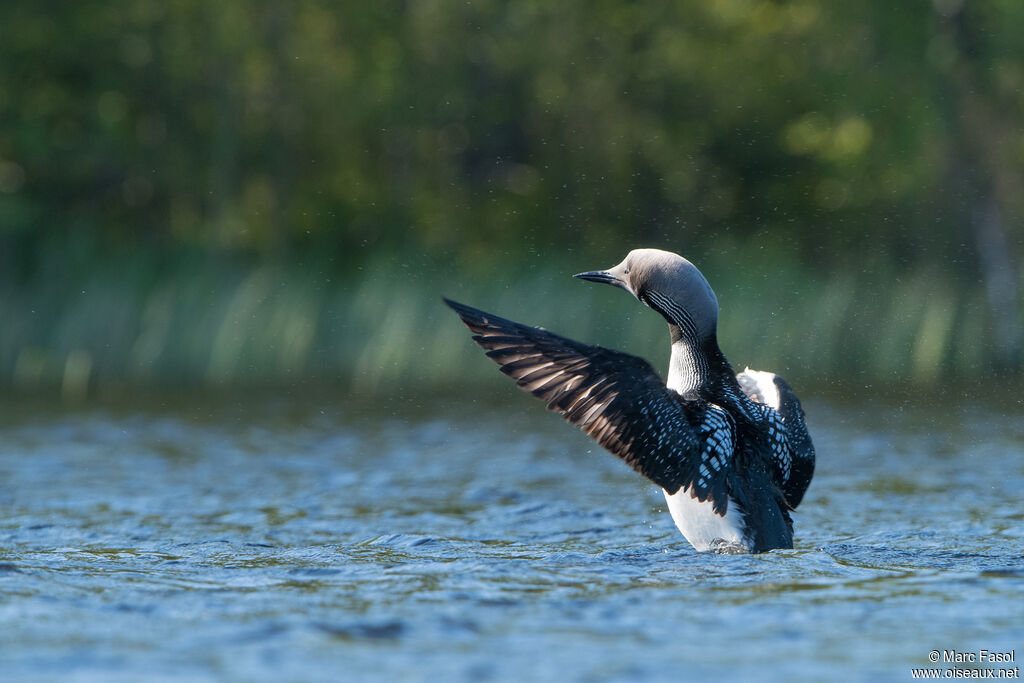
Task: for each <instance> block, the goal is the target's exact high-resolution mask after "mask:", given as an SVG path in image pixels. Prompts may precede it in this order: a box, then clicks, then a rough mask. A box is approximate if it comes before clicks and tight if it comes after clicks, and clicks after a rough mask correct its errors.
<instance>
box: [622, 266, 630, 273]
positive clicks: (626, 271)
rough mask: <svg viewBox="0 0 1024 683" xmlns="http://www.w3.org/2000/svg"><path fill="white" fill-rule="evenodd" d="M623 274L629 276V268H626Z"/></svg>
mask: <svg viewBox="0 0 1024 683" xmlns="http://www.w3.org/2000/svg"><path fill="white" fill-rule="evenodd" d="M622 274H623V275H629V267H628V266H627V267H626V269H625V270H623V271H622Z"/></svg>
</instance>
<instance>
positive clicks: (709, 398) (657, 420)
mask: <svg viewBox="0 0 1024 683" xmlns="http://www.w3.org/2000/svg"><path fill="white" fill-rule="evenodd" d="M574 277H578V278H581V279H583V280H590V281H591V282H603V283H606V284H610V285H613V286H615V287H619V288H620V289H624V290H626V291H627V292H629V293H631V294H633V295H634V296H635V297H636V298H637V299H639V300H640V301H641V302H642V303H644V304H646V305H647V306H649V307H651V308H653V309H654V310H656V311H657V312H658V313H660V314H661V315H662V316H664V318H665V320H667V321H668V328H669V335H670V338H671V342H672V354H671V359H670V361H669V371H668V381H667V382H663V381H662V380H661V378H660V377H659V376H658V375H657V373H655V371H654V369H653V368H651V366H650V364H648V363H647V362H646V361H645V360H643V359H641V358H638V357H636V356H632V355H629V354H626V353H622V352H620V351H613V350H610V349H606V348H602V347H600V346H593V345H590V344H584V343H581V342H578V341H574V340H572V339H568V338H566V337H561V336H559V335H557V334H553V333H551V332H548V331H547V330H544V329H541V328H537V327H530V326H527V325H522V324H520V323H516V322H513V321H511V320H506V319H504V318H500V317H498V316H495V315H491V314H490V313H485V312H483V311H480V310H477V309H475V308H471V307H469V306H465V305H463V304H459V303H456V302H454V301H450V300H448V299H445V303H446V304H448V306H450V307H451V308H452V309H454V310H455V312H456V313H458V314H459V317H461V318H462V321H463V322H464V323H465V324H466V325H467V326H468V327H469V329H470V330H472V331H473V332H474V333H475V334H474V337H473V340H474V341H475V342H476V343H477V344H479V345H480V346H481V347H483V348H484V349H486V351H487V356H488V357H490V358H491V359H492V360H494V361H495V362H496V363H498V365H500V366H501V371H502V372H503V373H505V374H506V375H509V376H510V377H512V378H513V379H515V380H516V383H517V384H518V385H519V386H520V387H521V388H522V389H524V390H526V391H528V392H530V393H532V394H533V395H534V396H536V397H538V398H540V399H542V400H543V401H545V402H546V403H547V407H548V408H549V409H551V410H554V411H557V412H559V413H561V414H562V415H563V416H564V417H565V419H566V420H568V421H569V422H571V423H573V424H575V425H576V426H578V427H580V428H581V429H582V430H583V431H585V432H586V433H587V434H589V435H590V436H592V437H593V438H594V439H596V440H597V441H598V442H599V443H600V444H601V445H602V446H604V447H605V448H606V449H608V450H609V451H611V452H612V453H614V454H615V455H617V456H619V457H620V458H622V459H623V460H625V461H626V463H627V464H629V465H630V466H631V467H632V468H633V469H634V470H636V471H637V472H639V473H640V474H642V475H644V476H645V477H647V478H648V479H650V480H651V481H652V482H654V483H655V484H657V485H658V486H660V487H661V488H662V489H664V491H665V498H666V500H667V501H668V508H669V512H670V513H671V514H672V519H673V520H674V521H675V523H676V526H677V527H679V530H680V531H681V532H682V534H683V536H685V537H686V539H687V540H688V541H689V542H690V543H691V544H692V545H693V547H694V548H696V549H697V550H701V551H703V550H718V551H722V552H762V551H765V550H771V549H773V548H792V547H793V522H792V520H791V518H790V516H789V512H790V510H793V509H795V508H796V506H797V505H799V504H800V500H801V499H802V498H803V496H804V492H805V491H806V490H807V486H808V485H809V484H810V482H811V476H812V475H813V473H814V446H813V445H812V444H811V439H810V436H809V435H808V433H807V427H806V425H805V423H804V419H803V418H804V413H803V409H802V408H801V406H800V402H799V401H798V400H797V398H796V395H795V394H794V393H793V390H792V389H791V388H790V386H789V385H788V384H787V383H786V382H785V381H784V380H783V379H782V378H780V377H777V376H776V375H774V374H773V373H770V372H758V371H755V370H751V369H749V368H747V369H746V370H745V371H744V372H742V373H740V374H739V375H736V374H734V373H733V370H732V367H731V366H730V365H729V361H728V360H726V358H725V356H724V355H723V354H722V351H721V349H719V347H718V339H717V327H718V299H717V297H716V296H715V293H714V291H712V289H711V285H709V284H708V281H707V280H706V279H705V278H704V276H703V275H702V274H701V272H700V271H699V270H697V267H696V266H694V265H693V264H692V263H690V262H689V261H687V260H686V259H684V258H683V257H681V256H679V255H677V254H673V253H671V252H667V251H661V250H658V249H635V250H633V251H631V252H629V254H628V255H627V256H626V258H625V260H624V261H622V263H620V264H619V265H617V266H615V267H614V268H610V269H608V270H595V271H590V272H586V273H579V274H578V275H575V276H574Z"/></svg>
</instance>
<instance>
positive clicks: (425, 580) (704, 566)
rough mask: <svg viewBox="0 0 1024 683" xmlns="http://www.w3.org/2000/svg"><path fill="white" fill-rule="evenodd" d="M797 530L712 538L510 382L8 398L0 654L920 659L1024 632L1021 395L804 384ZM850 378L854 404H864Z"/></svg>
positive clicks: (770, 673) (99, 672) (414, 666)
mask: <svg viewBox="0 0 1024 683" xmlns="http://www.w3.org/2000/svg"><path fill="white" fill-rule="evenodd" d="M805 403H806V406H805V407H806V408H807V410H808V422H809V424H810V428H811V430H812V435H813V437H814V439H815V442H816V445H817V449H818V454H819V461H818V463H819V464H818V471H817V474H816V476H815V479H814V482H813V483H812V485H811V488H810V490H809V492H808V495H807V498H806V499H805V501H804V503H803V505H802V506H801V508H800V510H799V511H798V513H797V514H796V516H795V521H796V545H797V547H796V549H795V550H791V551H774V552H770V553H766V554H762V555H757V556H735V555H716V554H701V553H697V552H695V551H694V550H693V549H692V548H690V547H689V545H688V544H687V543H686V542H685V540H684V539H683V538H682V536H680V535H679V533H678V532H677V531H676V530H675V527H674V526H673V524H672V521H671V519H670V518H669V516H668V514H667V512H666V509H665V503H664V499H663V498H662V496H661V494H660V492H659V491H658V490H657V489H656V488H654V487H653V486H652V485H650V484H648V483H646V482H645V481H644V480H642V479H641V478H640V477H639V476H637V475H635V474H634V473H633V472H632V471H631V470H629V469H628V468H627V467H626V466H625V465H624V464H622V463H621V462H619V461H618V460H617V459H616V458H614V457H613V456H611V455H609V454H607V453H606V452H604V451H603V450H601V449H600V448H599V447H597V446H596V445H594V444H592V443H591V442H590V441H589V440H588V439H587V438H586V437H585V436H584V435H582V434H581V433H579V432H577V431H576V430H575V429H573V428H571V427H570V426H568V425H566V424H565V423H563V422H562V421H561V419H559V418H558V417H557V416H555V415H553V414H550V413H548V412H547V411H545V410H543V407H542V406H541V405H540V404H539V403H537V402H535V401H534V400H532V399H530V398H529V397H527V396H525V395H521V394H519V393H518V392H516V391H514V390H513V389H512V388H511V387H509V389H508V391H507V392H504V393H498V394H495V395H494V396H490V395H488V396H487V397H486V399H484V398H481V399H480V400H479V401H477V402H471V401H463V402H460V401H454V400H451V399H446V400H436V401H434V402H433V403H432V404H431V402H429V401H425V400H424V401H420V400H414V399H407V400H394V401H389V402H380V403H375V404H368V403H366V402H363V401H358V400H349V401H347V400H343V399H339V398H333V399H332V398H326V399H324V398H320V399H312V398H300V397H297V396H282V397H274V398H268V397H258V396H250V397H246V398H244V399H239V398H238V397H221V398H220V399H213V398H206V399H190V400H177V401H172V402H169V403H161V402H159V401H149V402H145V401H139V402H135V403H134V404H132V403H129V402H122V404H121V405H113V404H110V405H104V406H93V407H89V408H79V409H74V410H69V409H60V410H58V409H55V408H53V407H52V405H51V406H48V405H46V404H45V403H40V404H31V403H29V404H26V403H24V402H23V403H15V402H14V401H11V400H8V402H7V403H6V404H5V405H4V406H3V415H2V417H0V634H2V639H0V680H4V681H7V680H10V681H58V680H59V681H104V682H107V681H171V680H188V681H207V680H218V681H221V680H223V681H336V680H345V681H347V680H359V681H361V680H384V681H485V680H501V681H558V682H562V681H606V680H608V681H610V680H651V681H679V680H691V679H692V680H701V679H705V680H706V679H710V678H711V677H713V676H715V677H717V676H725V677H726V679H730V680H731V679H747V680H761V681H783V680H791V679H808V680H853V681H858V680H863V681H868V680H911V669H912V668H917V667H929V666H932V664H931V663H930V662H929V653H930V652H931V651H933V650H937V651H940V652H941V651H943V650H947V651H952V650H955V651H957V652H965V653H976V652H977V651H979V650H982V649H987V650H989V651H1010V650H1013V651H1014V653H1015V654H1014V655H1013V656H1014V658H1015V660H1016V661H1015V662H1013V663H1009V664H986V663H974V664H970V663H967V664H943V663H941V662H940V663H939V664H937V665H935V666H939V667H945V668H950V667H957V668H963V667H967V668H979V667H980V668H994V669H1005V668H1010V669H1012V668H1013V667H1016V666H1018V665H1019V660H1020V659H1022V658H1024V509H1022V491H1024V455H1022V452H1024V409H1022V408H1021V406H1020V404H1019V403H1017V402H1016V401H1015V400H1012V401H1007V402H1005V403H1004V404H1003V405H1002V406H1001V407H1000V406H998V405H988V406H982V405H977V404H973V403H968V404H963V405H947V406H946V407H945V408H943V409H941V410H939V411H936V410H935V409H933V408H929V407H926V406H924V405H923V404H922V405H921V406H916V407H915V406H911V405H909V404H901V403H899V402H892V403H888V404H879V403H876V402H869V401H866V400H865V401H855V402H852V403H851V404H846V405H839V404H829V403H826V402H824V401H822V400H820V399H819V400H815V399H814V397H813V396H811V397H809V398H807V400H806V401H805ZM854 404H855V405H856V407H855V408H854V407H851V405H854Z"/></svg>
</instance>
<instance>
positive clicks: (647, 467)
mask: <svg viewBox="0 0 1024 683" xmlns="http://www.w3.org/2000/svg"><path fill="white" fill-rule="evenodd" d="M444 301H445V303H446V304H448V306H450V307H451V308H452V309H453V310H454V311H455V312H456V313H458V314H459V317H460V318H462V321H463V322H464V323H465V324H466V326H467V327H469V329H470V330H472V331H473V332H474V333H475V336H474V337H473V341H475V342H476V343H477V344H479V345H480V346H481V347H483V348H484V349H486V351H487V356H488V357H489V358H491V359H492V360H494V362H496V363H497V364H498V365H500V366H501V371H502V372H503V373H505V374H506V375H508V376H509V377H512V378H513V379H515V380H516V384H518V385H519V386H520V388H522V389H524V390H525V391H528V392H530V393H531V394H533V395H534V396H536V397H537V398H539V399H541V400H543V401H545V402H546V403H547V407H548V408H549V409H550V410H554V411H557V412H559V413H561V414H562V416H563V417H565V419H566V420H568V421H569V422H571V423H573V424H574V425H576V426H577V427H579V428H580V429H582V430H583V431H584V432H586V433H587V434H589V435H590V436H592V437H593V438H594V439H596V440H597V442H598V443H600V444H601V445H602V446H604V447H605V448H606V449H608V450H609V451H611V452H612V453H614V454H615V455H617V456H619V457H620V458H622V459H623V460H625V461H626V463H627V464H628V465H629V466H630V467H632V468H633V469H634V470H636V471H637V472H639V473H640V474H642V475H644V476H645V477H647V478H648V479H650V480H651V481H653V482H654V483H655V484H657V485H658V486H660V487H662V488H663V489H665V490H666V491H668V492H669V493H670V494H672V493H675V492H676V491H678V490H679V489H680V488H686V487H692V489H691V492H692V495H693V496H694V497H695V498H697V499H698V500H700V501H707V500H711V501H712V503H713V509H714V511H715V512H716V513H717V514H720V515H724V514H725V512H726V509H727V508H728V488H727V486H728V485H727V483H726V475H727V474H728V471H729V468H730V466H731V463H732V453H733V447H734V442H735V433H736V428H735V424H734V423H733V420H732V418H731V417H730V416H729V414H728V413H726V412H725V411H724V410H722V409H721V408H719V407H718V406H715V405H712V404H709V403H705V402H702V401H692V400H686V399H684V398H683V397H682V396H680V395H679V394H678V393H676V392H675V391H672V390H671V389H669V388H667V387H666V386H665V384H664V382H662V381H661V379H660V378H659V377H658V375H657V373H655V372H654V369H653V368H651V366H650V364H648V363H647V361H645V360H643V359H641V358H637V357H636V356H631V355H629V354H626V353H621V352H619V351H612V350H610V349H605V348H603V347H600V346H593V345H590V344H582V343H580V342H577V341H573V340H572V339H567V338H565V337H561V336H559V335H557V334H553V333H551V332H548V331H547V330H544V329H541V328H537V327H530V326H527V325H521V324H519V323H516V322H513V321H511V320H506V319H505V318H500V317H498V316H495V315H491V314H490V313H485V312H483V311H480V310H478V309H475V308H471V307H469V306H465V305H463V304H459V303H456V302H454V301H450V300H448V299H445V300H444Z"/></svg>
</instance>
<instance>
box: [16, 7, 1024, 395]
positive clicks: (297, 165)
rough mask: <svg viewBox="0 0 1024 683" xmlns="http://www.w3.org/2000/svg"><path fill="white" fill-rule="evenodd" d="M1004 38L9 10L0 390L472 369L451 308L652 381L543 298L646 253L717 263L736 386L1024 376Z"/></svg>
mask: <svg viewBox="0 0 1024 683" xmlns="http://www.w3.org/2000/svg"><path fill="white" fill-rule="evenodd" d="M1022 36H1024V4H1021V3H1019V2H1016V1H1015V0H978V1H976V2H970V3H967V2H962V1H960V0H933V1H932V2H926V1H923V0H920V1H916V2H908V3H891V2H882V1H880V0H867V1H865V2H859V3H831V2H825V1H824V0H795V1H792V2H785V1H771V0H711V1H705V0H678V1H675V2H670V1H667V0H652V1H647V2H626V1H623V0H619V1H617V2H607V1H603V0H597V1H588V2H582V1H578V0H566V1H565V2H557V3H552V2H542V1H541V0H521V1H514V2H508V1H505V0H502V1H498V0H478V1H472V2H465V1H464V0H460V1H459V2H453V1H451V0H415V1H411V0H410V1H407V2H399V1H395V0H381V1H374V2H360V1H356V2H327V1H325V0H294V1H292V2H287V3H280V2H268V1H265V0H252V1H251V2H224V3H208V2H197V1H196V0H161V1H160V2H157V1H151V0H127V1H126V2H121V3H108V4H102V3H100V4H97V3H77V2H67V1H65V0H51V1H49V2H37V3H7V4H5V5H4V6H3V8H0V316H2V318H0V383H2V384H7V385H9V386H17V387H21V388H23V389H33V388H39V387H47V386H60V387H62V388H63V390H64V392H65V394H66V395H69V396H75V395H83V394H85V393H88V392H89V391H92V390H93V389H94V388H97V387H100V388H102V387H104V386H120V385H123V384H148V383H157V384H159V385H164V384H168V383H185V384H194V383H205V384H238V383H243V384H245V383H254V382H259V383H269V384H280V383H295V382H319V381H323V382H327V383H335V384H338V385H339V386H343V387H353V388H357V389H361V390H367V391H370V390H380V389H385V388H392V387H394V386H395V384H396V383H397V384H401V385H403V386H413V385H421V386H435V385H437V384H438V383H439V382H440V383H444V382H449V383H458V382H461V381H465V378H466V373H467V372H468V373H469V375H470V376H471V377H478V376H482V375H481V374H480V373H481V372H483V371H487V372H490V371H492V368H489V367H484V363H485V362H484V361H480V359H478V358H474V357H471V356H472V354H473V353H474V352H473V351H472V350H471V349H470V347H469V346H468V344H466V343H465V339H464V335H463V331H462V330H460V329H457V323H455V322H454V320H453V319H452V318H451V316H450V315H447V313H448V312H447V311H444V310H442V309H441V308H440V306H439V303H438V298H437V297H438V296H439V295H440V294H450V295H457V296H462V297H463V298H465V299H468V300H469V302H471V303H476V304H479V305H481V306H484V307H491V308H497V309H499V311H500V312H502V313H505V314H507V315H510V316H512V317H517V318H519V319H523V320H524V321H527V322H535V323H539V324H546V325H547V326H549V327H555V328H556V329H557V328H559V327H560V329H561V330H562V331H565V332H567V333H571V334H573V335H574V336H579V337H584V338H590V339H595V340H597V341H601V342H604V343H608V344H611V345H616V346H619V347H622V346H624V345H626V346H628V345H629V344H633V347H632V348H631V349H630V350H632V351H634V352H636V353H643V354H644V355H647V356H649V357H653V358H654V359H657V358H658V357H659V356H658V354H659V353H663V350H662V348H661V347H662V346H663V345H664V338H663V334H664V332H663V330H661V329H660V325H659V323H658V321H657V320H651V319H648V318H645V317H643V316H642V315H641V313H640V312H637V311H636V310H635V304H634V305H633V306H631V305H630V302H628V301H621V300H617V298H616V297H615V296H614V294H615V293H614V292H610V291H602V292H595V291H591V290H587V289H585V288H584V287H582V286H581V285H580V284H579V283H574V282H572V281H568V280H565V279H562V276H563V275H565V274H568V273H571V272H576V271H579V270H585V269H592V268H596V267H605V266H610V265H612V264H613V263H615V262H617V261H618V260H619V259H620V258H621V257H622V256H623V255H624V253H625V252H626V251H627V250H628V249H629V248H633V247H637V246H657V247H662V248H667V249H672V250H674V251H678V252H680V253H682V254H684V255H686V256H687V257H689V258H691V260H693V261H695V262H696V263H698V265H700V266H701V267H702V268H703V269H704V270H705V272H706V274H707V275H708V276H709V279H710V280H711V282H712V284H713V285H714V286H715V288H716V290H717V291H718V292H719V298H720V300H721V301H722V305H723V312H722V326H723V328H722V331H721V335H720V336H721V337H722V339H723V344H724V346H725V348H726V351H727V353H729V355H730V356H731V357H732V358H733V360H734V362H736V363H737V365H740V366H742V365H743V364H744V363H745V362H747V361H748V360H749V362H750V364H751V365H755V364H757V363H762V364H766V363H772V364H773V367H774V368H775V369H779V370H780V371H786V372H787V373H788V374H790V375H795V376H796V377H798V378H799V379H802V380H803V381H805V382H808V383H813V382H816V381H817V382H825V381H828V382H833V381H838V378H845V380H847V381H851V380H852V381H853V382H860V381H862V380H865V381H867V380H870V381H878V382H905V381H914V382H917V383H921V384H927V383H931V382H936V381H938V380H939V379H940V378H943V377H945V376H947V375H950V374H952V375H956V374H959V375H961V376H971V377H977V376H980V375H983V374H984V373H986V372H989V371H999V372H1006V371H1017V370H1018V369H1019V364H1020V348H1021V331H1020V320H1019V318H1020V315H1019V302H1018V298H1019V297H1018V292H1019V282H1020V268H1019V264H1018V258H1017V256H1018V251H1019V243H1020V236H1021V216H1022V215H1024V175H1022V172H1024V118H1022V115H1021V114H1022V110H1024V38H1022ZM556 274H557V277H556ZM626 315H631V316H636V319H637V320H640V322H639V323H637V325H635V326H633V328H632V329H631V330H630V331H629V332H628V333H626V334H624V333H623V332H622V331H621V329H612V323H613V322H615V318H617V317H620V316H626ZM631 319H632V318H631ZM473 361H480V362H479V363H475V362H473ZM487 376H490V375H489V374H488V375H487Z"/></svg>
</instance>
